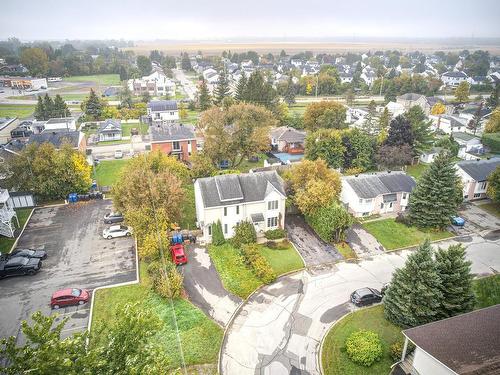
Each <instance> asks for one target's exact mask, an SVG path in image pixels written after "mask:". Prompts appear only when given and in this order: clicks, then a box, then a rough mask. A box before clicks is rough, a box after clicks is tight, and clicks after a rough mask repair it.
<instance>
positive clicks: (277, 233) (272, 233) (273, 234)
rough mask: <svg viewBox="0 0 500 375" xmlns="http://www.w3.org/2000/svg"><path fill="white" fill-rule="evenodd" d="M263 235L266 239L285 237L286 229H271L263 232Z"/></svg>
mask: <svg viewBox="0 0 500 375" xmlns="http://www.w3.org/2000/svg"><path fill="white" fill-rule="evenodd" d="M264 237H266V238H267V239H268V240H278V239H280V238H285V237H286V230H284V229H281V228H277V229H271V230H268V231H266V232H264Z"/></svg>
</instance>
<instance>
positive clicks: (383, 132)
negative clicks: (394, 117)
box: [377, 108, 391, 144]
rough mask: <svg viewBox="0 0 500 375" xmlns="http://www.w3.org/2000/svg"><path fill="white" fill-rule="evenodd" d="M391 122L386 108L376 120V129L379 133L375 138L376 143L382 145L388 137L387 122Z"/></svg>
mask: <svg viewBox="0 0 500 375" xmlns="http://www.w3.org/2000/svg"><path fill="white" fill-rule="evenodd" d="M390 120H391V114H390V113H389V110H388V109H387V108H384V111H383V112H382V114H381V115H380V117H379V119H378V128H379V133H378V136H377V142H378V143H379V144H382V143H384V141H385V140H386V139H387V137H388V135H389V121H390Z"/></svg>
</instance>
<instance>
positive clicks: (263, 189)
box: [197, 171, 286, 208]
mask: <svg viewBox="0 0 500 375" xmlns="http://www.w3.org/2000/svg"><path fill="white" fill-rule="evenodd" d="M197 182H198V184H199V186H200V191H201V196H202V199H203V206H204V207H206V208H209V207H217V206H225V205H231V204H237V203H248V202H258V201H263V200H264V198H265V197H266V196H267V194H269V193H270V192H271V191H273V190H275V189H276V190H278V191H279V192H280V193H281V194H283V195H286V194H285V188H284V183H283V180H282V179H281V177H280V176H279V175H278V173H276V171H269V172H256V173H245V174H227V175H220V176H215V177H206V178H199V179H198V180H197Z"/></svg>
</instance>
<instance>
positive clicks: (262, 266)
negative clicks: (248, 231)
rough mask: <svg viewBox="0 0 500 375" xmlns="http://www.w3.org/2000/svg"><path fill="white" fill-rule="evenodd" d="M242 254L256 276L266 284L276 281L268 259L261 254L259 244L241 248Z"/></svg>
mask: <svg viewBox="0 0 500 375" xmlns="http://www.w3.org/2000/svg"><path fill="white" fill-rule="evenodd" d="M241 254H242V255H243V258H245V263H246V264H247V265H248V266H250V267H251V268H252V270H253V272H254V273H255V275H256V276H257V277H258V278H259V279H261V280H262V282H263V283H264V284H270V283H272V282H273V281H274V280H276V274H275V273H274V271H273V269H272V268H271V265H270V264H269V262H268V261H267V259H266V258H264V257H263V256H262V255H261V254H260V252H259V246H258V245H257V244H254V243H253V244H249V245H243V246H242V247H241Z"/></svg>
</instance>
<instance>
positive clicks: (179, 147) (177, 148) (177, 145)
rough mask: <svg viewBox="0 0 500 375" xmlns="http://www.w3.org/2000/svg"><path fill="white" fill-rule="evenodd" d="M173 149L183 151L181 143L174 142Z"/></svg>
mask: <svg viewBox="0 0 500 375" xmlns="http://www.w3.org/2000/svg"><path fill="white" fill-rule="evenodd" d="M172 149H174V150H180V149H181V145H180V143H179V141H174V142H172Z"/></svg>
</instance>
